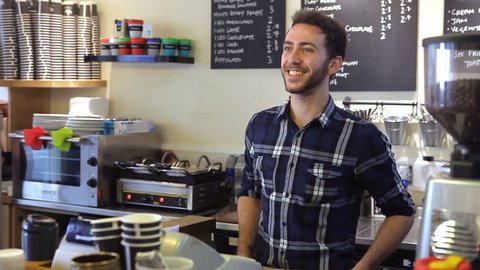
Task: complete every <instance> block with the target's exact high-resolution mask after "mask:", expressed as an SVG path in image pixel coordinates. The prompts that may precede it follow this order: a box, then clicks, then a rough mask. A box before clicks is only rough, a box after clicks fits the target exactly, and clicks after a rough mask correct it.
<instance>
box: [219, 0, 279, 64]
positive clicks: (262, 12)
mask: <svg viewBox="0 0 480 270" xmlns="http://www.w3.org/2000/svg"><path fill="white" fill-rule="evenodd" d="M285 16H286V0H212V13H211V61H210V66H211V68H212V69H241V68H279V67H280V60H281V54H282V44H283V41H284V39H285V24H286V22H285Z"/></svg>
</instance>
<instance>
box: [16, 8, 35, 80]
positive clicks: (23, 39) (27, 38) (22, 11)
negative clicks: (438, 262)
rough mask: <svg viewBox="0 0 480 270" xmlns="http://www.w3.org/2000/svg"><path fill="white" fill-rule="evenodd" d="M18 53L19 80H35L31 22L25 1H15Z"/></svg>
mask: <svg viewBox="0 0 480 270" xmlns="http://www.w3.org/2000/svg"><path fill="white" fill-rule="evenodd" d="M15 5H16V7H17V8H16V10H17V11H16V17H15V19H16V27H17V33H18V52H19V55H20V79H22V80H33V79H35V59H34V56H33V33H32V20H31V17H30V11H29V6H28V3H27V1H26V0H15Z"/></svg>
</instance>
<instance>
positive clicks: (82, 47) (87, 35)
mask: <svg viewBox="0 0 480 270" xmlns="http://www.w3.org/2000/svg"><path fill="white" fill-rule="evenodd" d="M76 27H77V77H78V79H79V80H90V79H91V78H92V70H91V67H90V66H91V65H90V63H88V62H85V60H84V57H85V55H89V54H91V52H92V40H91V39H92V38H91V36H92V16H91V12H90V3H89V2H88V1H81V2H80V3H79V4H78V16H77V25H76Z"/></svg>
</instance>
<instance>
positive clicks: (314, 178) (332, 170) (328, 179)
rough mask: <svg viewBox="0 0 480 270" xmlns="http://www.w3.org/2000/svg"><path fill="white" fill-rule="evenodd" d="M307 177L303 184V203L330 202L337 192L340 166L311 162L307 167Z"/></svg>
mask: <svg viewBox="0 0 480 270" xmlns="http://www.w3.org/2000/svg"><path fill="white" fill-rule="evenodd" d="M308 174H309V177H308V179H307V181H306V183H305V186H304V200H305V203H307V204H311V205H318V204H323V203H330V202H333V201H334V200H335V198H336V197H337V195H338V194H339V189H340V186H341V185H342V179H343V172H342V171H341V168H340V167H336V166H332V165H328V164H323V163H313V164H312V165H311V166H310V167H309V168H308Z"/></svg>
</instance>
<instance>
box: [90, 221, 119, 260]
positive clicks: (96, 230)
mask: <svg viewBox="0 0 480 270" xmlns="http://www.w3.org/2000/svg"><path fill="white" fill-rule="evenodd" d="M90 224H91V225H92V229H91V233H92V240H93V243H94V245H95V247H96V248H97V249H98V251H105V252H115V253H117V254H118V255H119V256H122V255H123V249H122V246H121V244H120V243H121V240H122V239H121V238H122V236H121V233H122V229H121V227H120V226H121V221H120V217H113V218H101V219H96V220H92V221H90Z"/></svg>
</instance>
